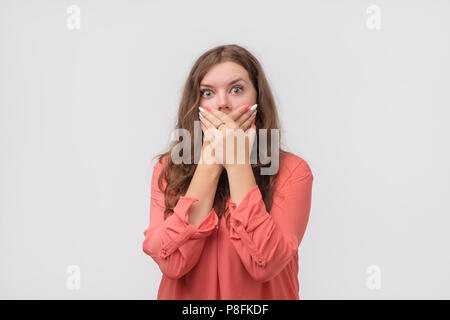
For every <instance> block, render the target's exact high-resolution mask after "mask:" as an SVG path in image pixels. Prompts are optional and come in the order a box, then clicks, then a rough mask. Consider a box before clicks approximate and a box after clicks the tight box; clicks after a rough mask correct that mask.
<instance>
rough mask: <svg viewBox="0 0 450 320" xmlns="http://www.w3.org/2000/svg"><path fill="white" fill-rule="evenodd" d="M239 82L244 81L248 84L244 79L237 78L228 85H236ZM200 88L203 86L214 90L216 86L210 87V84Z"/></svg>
mask: <svg viewBox="0 0 450 320" xmlns="http://www.w3.org/2000/svg"><path fill="white" fill-rule="evenodd" d="M239 81H244V82H245V83H247V81H245V80H244V79H242V78H237V79H235V80H233V81H231V82H230V83H229V84H228V85H232V84H234V83H236V82H239ZM200 86H201V87H209V88H214V86H212V85H210V84H200Z"/></svg>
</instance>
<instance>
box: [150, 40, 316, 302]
mask: <svg viewBox="0 0 450 320" xmlns="http://www.w3.org/2000/svg"><path fill="white" fill-rule="evenodd" d="M255 104H256V105H257V107H256V108H255V106H254V105H255ZM199 106H200V109H199V108H198V107H199ZM250 106H253V107H250ZM197 121H201V130H202V132H203V133H204V134H205V141H204V142H203V144H202V145H201V151H200V157H199V161H198V162H196V161H195V155H194V154H192V155H189V157H190V158H191V160H192V161H190V162H189V163H179V162H178V163H174V161H173V157H174V154H175V153H174V152H171V151H173V148H174V147H175V145H172V146H171V148H170V150H169V151H167V152H166V153H164V154H161V155H159V161H158V162H157V163H156V165H155V166H154V170H153V177H152V183H151V204H150V225H149V227H148V228H147V229H146V230H145V231H144V235H145V240H144V242H143V250H144V252H145V253H146V254H148V255H150V256H151V257H152V258H153V260H154V261H155V262H156V263H157V264H158V265H159V268H160V269H161V271H162V280H161V284H160V287H159V291H158V299H171V300H182V299H193V300H195V299H203V300H205V299H209V300H219V299H227V300H234V299H252V300H253V299H255V300H268V299H290V300H293V299H299V281H298V248H299V245H300V242H301V240H302V237H303V234H304V232H305V229H306V225H307V222H308V218H309V211H310V206H311V189H312V182H313V175H312V173H311V170H310V167H309V166H308V164H307V163H306V161H305V160H303V159H302V158H300V157H298V156H296V155H294V154H291V153H288V152H286V151H283V150H281V149H280V148H279V140H275V141H271V139H268V141H257V139H255V135H251V134H249V135H247V139H248V140H247V141H248V142H247V144H245V151H246V152H245V153H244V154H245V158H244V161H236V158H235V156H236V155H237V152H235V153H234V155H233V153H232V152H231V151H230V150H233V148H234V150H235V151H237V146H238V144H237V142H236V141H234V140H235V139H234V138H233V134H235V133H236V132H238V131H240V129H242V131H244V132H246V133H249V132H254V131H252V129H253V130H258V131H259V130H260V129H267V130H268V132H275V131H278V130H279V125H278V116H277V110H276V107H275V103H274V99H273V96H272V93H271V90H270V88H269V85H268V82H267V80H266V77H265V75H264V72H263V70H262V67H261V65H260V64H259V62H258V61H257V59H256V58H255V57H254V56H253V55H252V54H251V53H250V52H248V51H247V50H246V49H244V48H242V47H240V46H237V45H224V46H219V47H216V48H213V49H211V50H209V51H207V52H205V53H204V54H203V55H202V56H200V57H199V59H198V60H197V61H196V63H195V64H194V66H193V67H192V70H191V72H190V74H189V76H188V79H187V81H186V84H185V87H184V91H183V95H182V99H181V103H180V107H179V111H178V123H177V126H176V127H177V128H178V129H186V130H187V131H188V132H189V133H190V135H191V137H193V136H194V135H195V134H194V129H195V126H194V125H195V123H196V122H197ZM197 123H199V122H197ZM242 131H240V132H242ZM267 136H270V137H272V135H271V134H268V135H267ZM230 137H231V139H230ZM194 140H195V139H190V144H191V145H192V146H193V145H194ZM228 141H233V143H234V144H231V148H226V149H225V146H226V143H228ZM256 141H257V143H255V145H256V149H257V150H258V151H261V150H260V149H261V146H262V144H261V143H262V142H266V143H267V145H268V150H269V151H270V152H268V153H270V155H269V156H271V160H272V161H271V162H274V161H276V162H277V163H278V161H279V168H277V169H278V170H277V171H276V173H275V174H262V171H261V170H262V169H264V168H265V169H267V168H268V166H270V165H271V164H270V163H262V162H261V159H257V163H254V161H253V162H252V161H251V158H250V157H249V153H248V152H249V150H250V149H249V148H250V147H251V146H252V145H253V142H256ZM219 142H220V143H223V144H219ZM273 144H275V146H276V148H275V149H274V148H273V146H274V145H273ZM217 146H222V147H223V148H224V149H225V151H224V152H223V153H222V155H223V156H224V157H223V160H224V161H221V158H219V157H216V155H217V154H220V152H218V151H219V150H222V151H223V149H219V147H217ZM241 147H242V145H241ZM272 150H276V152H275V153H276V154H274V152H273V151H272ZM278 155H279V159H275V156H277V158H278ZM184 156H185V155H184Z"/></svg>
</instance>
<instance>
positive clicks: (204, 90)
mask: <svg viewBox="0 0 450 320" xmlns="http://www.w3.org/2000/svg"><path fill="white" fill-rule="evenodd" d="M207 91H211V90H208V89H203V90H200V93H201V94H202V96H204V97H205V95H204V93H205V92H207ZM206 97H207V96H206Z"/></svg>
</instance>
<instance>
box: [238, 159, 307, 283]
mask: <svg viewBox="0 0 450 320" xmlns="http://www.w3.org/2000/svg"><path fill="white" fill-rule="evenodd" d="M312 182H313V175H312V172H311V169H310V168H309V166H308V164H307V163H306V162H305V161H304V160H302V162H301V163H300V164H298V165H297V166H296V167H295V169H294V170H293V171H292V172H291V173H290V175H289V177H288V178H287V180H286V181H285V183H284V184H283V185H282V186H281V187H280V190H275V192H274V197H273V203H272V208H271V210H270V214H269V213H268V212H267V211H266V207H265V204H264V202H263V200H262V195H261V192H260V190H259V188H258V186H255V187H253V188H252V189H251V190H250V191H249V192H248V193H247V194H246V195H245V197H244V199H243V200H242V201H241V203H240V204H239V206H238V207H237V208H236V204H235V203H233V202H231V205H230V222H231V226H230V239H231V242H232V243H233V246H234V247H235V249H236V251H237V253H238V255H239V257H240V259H241V261H242V263H243V265H244V266H245V268H246V270H247V271H248V272H249V274H250V275H251V277H252V278H253V279H254V280H256V281H260V282H264V281H268V280H271V279H272V278H273V277H275V276H276V275H278V274H279V273H280V272H281V270H283V268H284V267H285V266H286V265H287V264H288V263H289V261H290V260H291V259H292V258H293V257H294V256H295V254H296V253H297V252H298V248H299V246H300V242H301V240H302V238H303V234H304V232H305V229H306V225H307V223H308V219H309V211H310V207H311V191H312Z"/></svg>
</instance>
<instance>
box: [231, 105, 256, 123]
mask: <svg viewBox="0 0 450 320" xmlns="http://www.w3.org/2000/svg"><path fill="white" fill-rule="evenodd" d="M250 107H251V105H250V104H244V105H242V106H241V107H239V108H236V109H234V110H233V111H231V112H230V113H229V114H228V115H229V116H230V118H231V119H233V120H234V121H236V120H237V119H239V118H240V117H241V116H242V115H243V114H245V113H246V112H247V111H248V110H249V109H250Z"/></svg>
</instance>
